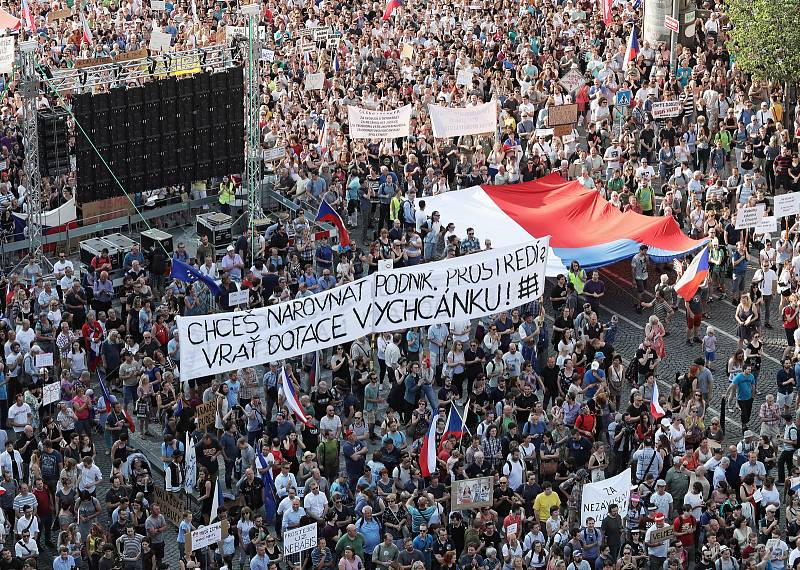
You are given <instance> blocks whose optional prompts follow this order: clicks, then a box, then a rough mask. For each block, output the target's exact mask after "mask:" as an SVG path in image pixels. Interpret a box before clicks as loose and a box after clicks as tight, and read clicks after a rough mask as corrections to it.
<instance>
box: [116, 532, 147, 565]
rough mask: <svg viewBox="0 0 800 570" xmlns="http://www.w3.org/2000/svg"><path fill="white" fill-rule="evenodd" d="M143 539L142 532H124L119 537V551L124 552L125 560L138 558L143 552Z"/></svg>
mask: <svg viewBox="0 0 800 570" xmlns="http://www.w3.org/2000/svg"><path fill="white" fill-rule="evenodd" d="M142 540H144V536H142V535H141V534H134V535H133V536H128V535H127V534H123V535H122V536H120V537H119V538H118V539H117V552H120V553H121V554H122V558H123V560H138V558H139V556H140V555H141V554H142Z"/></svg>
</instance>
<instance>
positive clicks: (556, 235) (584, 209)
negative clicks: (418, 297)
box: [424, 174, 706, 277]
mask: <svg viewBox="0 0 800 570" xmlns="http://www.w3.org/2000/svg"><path fill="white" fill-rule="evenodd" d="M424 200H425V203H426V206H425V211H427V212H432V211H434V210H438V211H439V212H441V213H442V223H443V224H447V223H450V222H452V223H454V224H455V226H456V232H458V233H459V234H460V235H465V234H466V229H467V228H473V229H474V230H475V235H476V236H477V237H478V238H479V239H481V240H483V239H484V238H490V239H491V240H492V246H493V247H506V246H509V247H510V246H514V245H520V244H524V243H529V242H530V241H531V239H537V238H543V237H546V236H550V251H549V252H548V255H547V268H546V273H547V276H548V277H555V276H556V275H558V274H560V273H563V274H566V273H567V270H568V267H569V265H570V263H571V262H572V260H577V261H578V262H579V263H580V264H581V267H583V269H586V270H588V269H591V268H595V267H604V266H606V265H611V264H612V263H616V262H617V261H621V260H623V259H630V258H631V257H633V256H634V255H636V254H637V253H639V246H641V245H646V246H648V248H649V250H648V252H647V253H648V255H649V257H650V258H651V259H652V260H653V261H655V262H656V263H669V262H671V261H672V260H673V259H675V258H676V257H684V256H685V255H686V254H687V253H689V252H692V251H695V250H698V249H700V248H702V247H703V245H705V243H706V242H705V240H704V241H698V240H693V239H691V238H689V237H688V236H687V235H686V234H684V233H683V232H682V231H681V228H680V227H679V226H678V224H677V223H676V222H675V220H674V219H673V218H672V217H659V216H643V215H641V214H636V213H634V212H625V213H622V212H620V211H619V210H618V209H617V208H616V207H614V206H612V205H611V204H609V203H608V201H606V199H605V198H603V197H602V196H601V195H600V194H599V193H598V192H597V190H587V189H586V188H584V187H583V185H582V184H581V183H580V182H578V181H577V180H573V181H572V182H568V181H566V180H564V179H563V178H562V177H561V176H559V175H558V174H550V175H549V176H545V177H544V178H540V179H538V180H534V181H532V182H523V183H521V184H511V185H508V186H473V187H472V188H466V189H464V190H457V191H454V192H446V193H444V194H439V195H438V196H425V198H424ZM498 228H502V231H498Z"/></svg>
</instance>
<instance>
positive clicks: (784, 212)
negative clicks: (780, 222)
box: [773, 192, 800, 218]
mask: <svg viewBox="0 0 800 570" xmlns="http://www.w3.org/2000/svg"><path fill="white" fill-rule="evenodd" d="M773 206H774V210H775V217H776V218H785V217H786V216H793V215H795V214H800V193H797V192H791V193H789V194H781V195H780V196H775V198H774V202H773Z"/></svg>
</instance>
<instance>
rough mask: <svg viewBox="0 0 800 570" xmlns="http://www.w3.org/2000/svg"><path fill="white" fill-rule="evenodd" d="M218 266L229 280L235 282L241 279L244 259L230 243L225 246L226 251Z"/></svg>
mask: <svg viewBox="0 0 800 570" xmlns="http://www.w3.org/2000/svg"><path fill="white" fill-rule="evenodd" d="M220 268H221V269H222V271H224V272H225V273H226V274H227V275H228V276H229V277H230V278H231V280H233V281H235V282H237V283H238V282H239V281H241V280H242V271H244V260H242V256H240V255H239V254H238V253H236V248H234V247H233V246H232V245H229V246H228V247H227V249H226V253H225V255H224V256H223V257H222V261H221V262H220Z"/></svg>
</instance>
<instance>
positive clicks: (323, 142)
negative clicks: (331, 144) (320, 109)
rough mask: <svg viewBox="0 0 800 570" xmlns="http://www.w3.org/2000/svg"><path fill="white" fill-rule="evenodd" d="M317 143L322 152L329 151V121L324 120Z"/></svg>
mask: <svg viewBox="0 0 800 570" xmlns="http://www.w3.org/2000/svg"><path fill="white" fill-rule="evenodd" d="M317 144H318V146H319V153H320V154H325V153H326V152H328V121H323V123H322V129H321V130H320V131H319V140H318V141H317Z"/></svg>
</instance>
